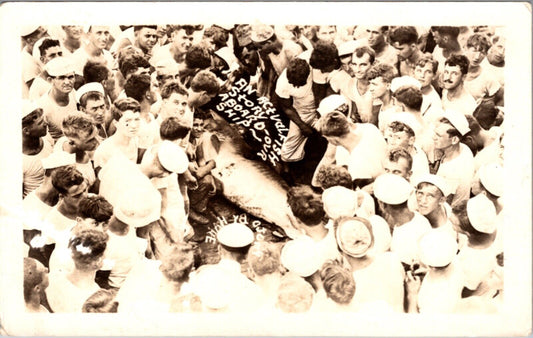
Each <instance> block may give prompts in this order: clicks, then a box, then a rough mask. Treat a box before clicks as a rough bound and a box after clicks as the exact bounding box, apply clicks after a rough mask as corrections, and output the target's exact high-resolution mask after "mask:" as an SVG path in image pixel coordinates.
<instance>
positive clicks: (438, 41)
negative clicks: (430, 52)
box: [431, 31, 443, 48]
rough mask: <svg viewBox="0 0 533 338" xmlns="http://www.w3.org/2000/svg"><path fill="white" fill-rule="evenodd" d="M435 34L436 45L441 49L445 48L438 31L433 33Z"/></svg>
mask: <svg viewBox="0 0 533 338" xmlns="http://www.w3.org/2000/svg"><path fill="white" fill-rule="evenodd" d="M431 32H432V33H433V40H435V44H436V45H437V46H439V47H440V48H443V41H442V36H441V35H440V33H439V32H437V31H431Z"/></svg>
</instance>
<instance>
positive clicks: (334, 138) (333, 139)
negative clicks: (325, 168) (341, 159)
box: [324, 136, 340, 146]
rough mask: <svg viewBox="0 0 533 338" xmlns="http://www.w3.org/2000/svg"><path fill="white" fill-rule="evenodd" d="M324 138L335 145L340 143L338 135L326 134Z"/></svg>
mask: <svg viewBox="0 0 533 338" xmlns="http://www.w3.org/2000/svg"><path fill="white" fill-rule="evenodd" d="M324 138H325V139H326V140H327V141H328V142H329V143H330V144H331V145H334V146H338V145H340V138H339V137H338V136H324Z"/></svg>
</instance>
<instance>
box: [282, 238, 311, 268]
mask: <svg viewBox="0 0 533 338" xmlns="http://www.w3.org/2000/svg"><path fill="white" fill-rule="evenodd" d="M280 259H281V264H283V266H284V267H285V268H287V270H289V271H291V272H293V273H295V274H297V275H298V276H301V277H308V276H311V275H312V274H314V273H315V272H316V271H318V270H319V269H320V268H321V266H320V264H321V261H320V256H319V255H318V251H317V247H316V245H315V242H314V241H313V240H312V239H311V238H310V237H307V236H302V237H299V238H297V239H293V240H291V241H288V242H287V243H285V245H284V246H283V249H281V256H280Z"/></svg>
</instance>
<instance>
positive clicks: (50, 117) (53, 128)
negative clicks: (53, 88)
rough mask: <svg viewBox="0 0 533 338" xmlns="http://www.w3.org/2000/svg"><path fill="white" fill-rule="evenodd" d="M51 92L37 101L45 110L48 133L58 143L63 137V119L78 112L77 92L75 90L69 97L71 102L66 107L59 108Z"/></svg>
mask: <svg viewBox="0 0 533 338" xmlns="http://www.w3.org/2000/svg"><path fill="white" fill-rule="evenodd" d="M50 95H51V92H50V91H48V93H46V94H45V95H43V96H41V98H40V99H39V100H37V105H39V107H42V108H43V115H44V118H45V120H46V123H47V124H48V131H49V132H50V135H51V136H52V138H53V139H54V141H56V140H57V139H58V138H60V137H61V136H63V131H62V129H61V128H62V124H63V119H64V118H65V117H66V116H67V115H68V114H69V113H74V112H76V111H78V109H77V107H76V91H75V90H74V89H73V90H72V91H71V92H70V93H69V95H68V98H69V102H68V104H67V105H66V106H64V107H62V106H59V105H58V104H57V103H56V102H55V100H54V99H52V97H51V96H50Z"/></svg>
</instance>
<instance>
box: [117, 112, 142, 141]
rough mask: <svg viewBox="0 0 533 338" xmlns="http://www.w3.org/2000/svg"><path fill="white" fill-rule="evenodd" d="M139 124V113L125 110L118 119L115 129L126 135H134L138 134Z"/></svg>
mask: <svg viewBox="0 0 533 338" xmlns="http://www.w3.org/2000/svg"><path fill="white" fill-rule="evenodd" d="M140 126H141V114H139V112H134V111H133V110H126V111H125V112H124V114H122V117H121V118H120V119H119V120H118V123H117V131H119V132H120V133H121V134H123V135H126V136H127V137H135V136H137V135H138V134H139V127H140Z"/></svg>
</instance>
